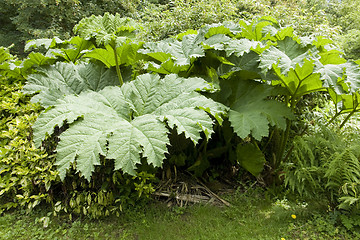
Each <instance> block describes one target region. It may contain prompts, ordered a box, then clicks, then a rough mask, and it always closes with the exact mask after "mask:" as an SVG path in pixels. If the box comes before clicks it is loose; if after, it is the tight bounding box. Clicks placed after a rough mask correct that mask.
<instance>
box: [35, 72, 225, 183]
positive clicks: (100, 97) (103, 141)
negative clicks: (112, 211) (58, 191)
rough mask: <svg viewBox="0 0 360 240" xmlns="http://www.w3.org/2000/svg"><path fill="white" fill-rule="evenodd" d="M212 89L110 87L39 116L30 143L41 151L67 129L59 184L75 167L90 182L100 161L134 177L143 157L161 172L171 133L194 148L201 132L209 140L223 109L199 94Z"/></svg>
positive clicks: (166, 81) (175, 83) (153, 82)
mask: <svg viewBox="0 0 360 240" xmlns="http://www.w3.org/2000/svg"><path fill="white" fill-rule="evenodd" d="M210 88H211V86H209V84H207V83H206V82H205V81H204V80H203V79H201V78H189V79H184V78H180V77H178V76H176V75H168V76H166V77H165V78H160V77H159V76H158V75H151V74H145V75H141V76H138V77H137V78H136V79H135V80H134V81H132V82H129V83H125V84H124V85H123V86H122V87H121V88H120V87H115V86H113V87H111V86H108V87H105V88H104V89H102V90H101V91H99V92H95V91H87V92H82V93H81V94H79V95H78V96H75V95H68V96H65V97H64V98H62V99H59V100H58V101H57V104H55V105H54V106H53V107H52V108H50V109H48V110H47V111H45V112H43V113H42V114H40V116H39V117H38V119H37V121H36V123H35V125H34V141H35V144H36V145H37V146H39V145H40V144H41V141H42V140H43V139H44V138H45V136H46V135H47V134H52V133H53V131H54V130H53V129H54V127H55V126H62V125H63V124H64V122H66V123H67V124H69V129H67V130H66V131H65V132H63V133H62V134H61V135H60V142H59V144H58V146H57V149H56V151H57V160H56V163H55V164H56V165H57V166H58V170H59V173H60V177H61V179H64V177H65V176H66V171H67V170H68V169H69V168H70V166H72V165H74V166H76V169H77V171H79V172H80V173H81V174H82V175H83V176H84V177H85V178H86V179H87V180H89V181H90V179H91V175H92V172H93V171H94V168H95V166H96V165H99V164H100V156H104V157H106V158H108V159H114V161H115V170H118V169H121V170H122V171H124V172H127V173H129V174H135V169H136V164H139V163H140V162H141V157H144V158H146V160H147V162H148V163H150V164H152V165H154V166H156V167H160V166H161V165H162V161H163V159H164V158H165V153H166V152H167V145H170V141H169V139H168V134H169V131H170V130H169V128H176V130H177V131H178V132H179V134H180V133H184V134H185V136H186V137H188V138H190V139H191V140H192V141H193V142H194V143H197V142H198V140H199V139H200V137H201V135H200V133H201V132H204V133H205V135H206V136H207V137H208V138H210V136H211V133H212V132H213V130H212V126H213V119H212V117H211V115H212V116H214V117H215V118H216V116H220V115H222V114H225V111H226V109H227V108H226V107H225V106H223V105H222V104H220V103H217V102H215V101H213V100H211V99H208V98H206V97H205V96H203V95H201V94H200V93H199V92H198V91H206V89H210Z"/></svg>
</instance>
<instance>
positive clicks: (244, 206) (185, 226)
mask: <svg viewBox="0 0 360 240" xmlns="http://www.w3.org/2000/svg"><path fill="white" fill-rule="evenodd" d="M265 196H266V192H264V191H262V190H261V189H260V190H259V189H257V190H254V191H250V192H247V193H246V194H243V193H239V192H236V193H234V194H232V195H228V196H224V198H226V199H227V200H228V201H230V202H231V203H232V206H231V207H225V206H212V205H194V206H190V207H186V208H180V207H173V208H168V207H167V206H166V205H165V204H164V203H159V202H153V203H150V204H149V205H147V206H141V207H140V206H139V207H137V208H135V209H132V210H131V211H130V210H126V211H124V214H123V215H121V216H120V217H115V216H112V217H108V218H104V219H101V220H91V219H87V218H84V219H80V218H79V219H76V220H73V221H69V220H68V218H66V217H65V216H61V217H52V218H51V221H50V223H49V226H48V227H47V228H44V227H43V225H42V223H41V222H40V221H39V219H40V218H41V217H43V216H46V212H47V211H46V210H45V209H42V210H38V211H37V212H34V213H31V214H29V215H25V214H23V213H22V212H21V211H17V212H11V213H6V214H4V215H3V216H1V217H0V239H52V240H56V239H140V240H142V239H161V240H162V239H165V240H166V239H170V240H177V239H179V240H180V239H182V240H183V239H191V240H197V239H199V240H200V239H204V240H205V239H206V240H208V239H209V240H211V239H269V240H271V239H278V240H280V239H281V238H284V239H286V240H288V239H353V238H352V237H351V236H348V233H346V232H344V231H343V230H341V229H340V230H339V229H337V228H335V227H333V226H330V225H329V224H330V223H329V221H327V219H326V218H322V217H320V218H319V217H318V218H317V219H315V220H312V221H308V218H309V216H310V215H311V213H310V212H312V211H313V210H311V209H309V207H305V206H301V205H299V204H290V203H289V202H288V201H286V200H283V201H276V202H274V201H271V200H269V199H266V197H265ZM291 215H296V216H297V217H296V219H293V218H292V217H291ZM331 227H332V228H331Z"/></svg>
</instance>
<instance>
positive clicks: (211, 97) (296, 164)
mask: <svg viewBox="0 0 360 240" xmlns="http://www.w3.org/2000/svg"><path fill="white" fill-rule="evenodd" d="M8 2H10V1H8ZM70 2H71V4H74V6H78V5H79V3H80V2H77V1H64V2H60V1H59V2H56V4H57V5H60V4H70ZM223 2H224V3H227V4H230V2H232V1H229V2H228V1H223ZM311 2H312V1H308V3H307V4H311ZM320 2H321V1H320ZM320 2H319V4H314V5H313V6H312V8H311V9H310V10H309V12H303V13H302V14H305V15H307V14H308V15H311V14H314V13H321V11H322V10H323V9H324V8H326V9H328V10H329V9H330V10H331V8H330V7H329V6H330V5H329V4H330V3H323V2H321V3H322V4H323V5H321V4H320ZM207 3H208V2H207V1H205V0H204V1H200V3H199V5H197V8H194V9H193V8H192V5H191V4H192V3H190V2H187V1H185V2H183V1H174V2H173V3H172V4H173V5H172V6H170V5H161V4H160V5H156V6H157V8H168V9H167V12H166V14H165V15H163V16H162V17H164V16H165V17H164V19H162V18H161V17H160V16H158V18H154V19H157V21H158V23H159V25H158V26H166V27H165V28H161V29H160V28H159V29H156V28H155V27H156V25H155V24H154V22H152V21H149V22H147V23H144V22H143V24H141V21H135V20H133V19H131V18H123V17H121V15H120V14H115V15H113V14H111V13H106V14H104V15H103V16H91V17H87V18H83V19H82V20H81V21H80V22H79V23H78V24H77V25H76V26H75V27H74V35H75V36H73V37H72V38H69V39H66V40H64V39H59V38H58V37H54V38H47V39H44V38H42V39H37V40H32V41H29V42H28V43H27V44H26V46H25V50H26V51H32V52H31V53H30V54H28V56H27V58H25V59H24V60H23V61H19V60H16V58H15V57H13V56H11V55H10V54H9V52H8V49H5V48H1V49H0V50H1V51H0V73H1V81H2V82H1V85H2V92H1V93H2V95H1V96H2V97H1V98H2V105H1V106H2V109H1V119H2V120H1V126H0V128H1V131H2V133H1V146H0V147H1V162H0V177H1V178H0V180H1V181H0V195H1V196H2V197H3V198H2V203H1V204H2V205H1V209H10V208H16V207H18V206H27V207H28V209H32V208H33V207H35V206H36V205H38V204H39V203H41V202H45V201H47V202H49V203H50V204H51V205H52V206H53V214H57V212H60V211H65V212H68V213H70V216H72V214H75V215H79V214H84V215H89V216H91V217H99V216H104V215H108V214H110V213H117V214H118V213H119V212H120V211H121V209H122V208H123V207H124V206H126V205H127V204H134V200H135V199H139V198H141V197H148V196H149V195H150V194H151V193H152V192H153V191H154V188H153V185H152V183H153V181H154V180H156V178H155V176H156V175H157V176H160V175H161V174H160V173H161V171H167V172H168V170H170V169H174V171H176V169H183V170H187V171H189V172H191V173H193V174H194V175H196V176H198V177H202V179H204V180H210V179H213V178H216V177H218V176H219V175H221V174H219V171H224V172H226V171H227V172H229V171H230V169H238V168H240V169H241V170H240V173H243V174H244V173H245V172H247V173H250V174H251V175H253V176H254V177H257V178H258V179H262V181H264V183H265V184H266V185H268V186H270V185H272V184H275V185H276V184H279V183H281V181H282V180H284V182H285V185H286V186H287V187H290V189H291V190H292V191H294V192H298V193H299V194H300V196H305V197H309V198H310V197H313V196H317V198H326V199H327V201H328V202H329V203H330V206H331V208H333V209H335V208H337V209H345V210H346V211H348V213H350V212H351V211H352V210H354V211H353V212H352V214H353V215H351V216H352V217H351V218H350V217H349V216H350V215H349V214H348V215H346V214H345V215H342V216H343V217H342V218H341V221H342V223H343V224H344V225H346V224H347V226H348V228H349V229H351V228H352V227H354V226H356V223H355V222H354V221H355V220H354V219H355V217H354V216H355V214H356V213H357V212H356V211H357V210H358V204H357V203H358V200H359V198H358V196H357V190H358V181H359V180H358V179H359V177H358V175H359V171H358V169H359V166H360V163H359V158H360V156H359V152H358V150H357V149H358V145H359V144H358V138H357V137H356V136H354V135H351V134H349V135H342V134H340V133H338V132H337V131H340V130H341V129H343V128H344V127H346V126H347V123H348V122H349V120H350V117H352V116H354V115H356V114H357V112H359V110H360V106H359V100H358V99H359V88H360V66H359V61H355V62H353V61H348V60H347V59H346V58H345V57H344V56H343V54H342V52H340V51H339V50H338V49H337V48H336V47H335V45H334V42H333V41H332V40H330V39H327V38H325V37H323V36H314V35H313V33H324V35H328V36H334V34H333V33H334V31H333V30H334V29H332V28H331V27H329V25H328V23H327V22H326V23H325V25H326V27H325V28H326V29H325V30H326V31H328V32H327V33H328V34H327V33H326V31H325V30H324V29H320V30H318V31H317V30H316V29H315V26H319V22H318V21H322V20H324V19H325V17H324V15H321V14H320V15H316V14H315V15H314V18H313V20H314V21H313V22H310V23H309V25H307V26H304V25H303V24H301V22H299V21H297V20H298V19H301V18H302V17H301V16H302V15H300V16H297V15H296V14H295V13H297V10H295V9H293V10H294V14H292V15H291V16H292V19H290V20H289V21H290V22H291V21H293V22H296V21H297V22H298V23H299V24H298V26H296V25H295V26H294V27H282V24H281V23H282V22H278V21H276V20H275V19H274V18H272V17H261V18H258V17H256V16H255V15H256V13H257V12H258V13H261V12H262V11H263V12H266V11H269V8H267V7H266V5H264V4H255V5H256V7H254V8H251V9H250V10H249V9H247V10H249V11H250V13H248V14H247V16H246V17H247V18H248V19H251V21H246V20H241V21H239V22H231V21H223V20H228V19H233V15H234V14H238V13H239V12H238V11H239V9H242V10H244V9H243V7H244V5H241V4H243V1H242V2H241V4H240V1H239V2H236V1H235V3H234V4H238V5H237V6H236V7H234V8H232V7H233V5H229V6H230V7H229V8H227V11H221V9H222V8H223V6H224V5H221V4H220V5H219V4H218V2H216V1H214V2H212V3H211V4H210V5H207ZM3 4H5V3H3ZM18 4H20V2H19V3H18ZM23 4H25V3H23ZM41 4H45V3H44V2H42V3H41ZM217 4H218V5H217ZM304 4H305V3H304ZM35 5H36V4H35ZM35 5H34V6H35ZM45 5H46V4H45ZM255 5H254V6H255ZM320 5H321V6H320ZM46 6H47V5H46ZM48 6H51V4H50V3H49V5H48ZM124 6H125V5H124ZM136 6H138V7H140V6H144V5H142V4H140V3H139V4H138V5H136ZM148 6H150V5H148ZM151 6H153V5H151ZM209 6H211V7H212V8H213V9H212V11H211V12H207V15H206V16H201V17H199V14H200V13H201V14H203V13H204V12H206V11H204V10H203V9H205V8H208V7H209ZM250 6H252V5H247V8H250ZM22 7H23V5H22ZM153 7H154V6H153ZM272 7H274V8H276V7H278V8H277V9H280V8H281V9H283V8H284V7H286V6H285V5H281V4H279V5H277V4H275V5H274V6H272ZM287 7H288V6H287ZM184 9H185V10H186V9H188V10H189V11H187V12H188V14H190V15H189V17H188V18H184V19H178V17H179V12H180V10H181V11H182V10H184ZM190 9H191V11H190ZM219 9H220V10H219ZM200 10H201V11H200ZM330 10H329V11H330ZM77 11H80V10H77ZM147 11H148V12H152V11H154V8H149V9H146V10H144V12H145V13H147ZM218 11H221V12H222V13H223V14H224V15H221V14H215V13H216V12H218ZM129 12H132V13H135V12H134V11H129ZM201 14H200V15H201ZM212 14H215V15H214V16H217V17H218V18H216V19H214V18H211V17H209V18H207V16H212ZM243 14H245V13H244V12H243ZM276 14H281V11H278V12H276V11H274V12H273V15H276ZM343 14H344V13H343ZM145 15H146V14H145ZM74 16H75V15H74ZM351 16H352V15H351ZM353 18H355V17H353ZM353 18H351V19H353ZM14 19H16V18H15V17H14ZM74 19H75V18H74ZM138 19H144V16H141V17H139V16H138ZM154 19H152V20H154ZM169 19H172V20H173V22H172V21H169ZM321 19H322V20H321ZM74 21H75V20H74ZM213 21H223V22H222V23H213ZM34 22H36V21H34ZM345 22H346V21H345V20H344V21H342V24H343V25H344V26H345V25H347V26H352V27H349V28H352V29H355V28H356V27H354V28H353V25H352V24H350V23H349V22H346V23H345ZM204 23H209V24H207V25H204ZM69 24H70V23H69ZM172 24H173V25H172ZM65 25H67V24H65ZM141 25H142V26H141ZM301 27H302V28H301ZM26 28H28V27H26ZM306 28H307V29H306ZM24 29H25V28H24ZM55 29H60V28H58V27H55ZM64 29H65V28H64ZM336 29H337V28H336V27H335V30H336ZM61 31H62V30H61ZM66 31H68V30H66ZM180 31H183V32H182V33H180V34H178V33H179V32H180ZM150 32H151V34H148V36H146V35H147V33H150ZM59 33H60V32H59ZM297 33H298V34H297ZM57 34H58V33H57ZM176 34H177V35H176ZM169 35H174V36H172V37H168V36H169ZM315 35H316V34H315ZM335 35H336V33H335ZM49 36H51V35H49ZM69 36H70V35H69ZM65 37H67V36H65ZM145 39H146V40H145ZM154 39H158V40H154ZM351 51H352V50H351ZM352 53H354V54H355V52H354V51H352ZM348 56H350V58H354V56H356V54H355V55H353V56H352V55H348ZM24 81H26V84H25V85H24V86H23V84H24ZM21 89H22V90H21ZM20 90H21V91H20ZM30 98H31V102H32V103H30V102H29V99H30ZM323 101H326V102H329V101H331V102H332V103H333V105H334V111H333V112H329V113H328V114H327V115H325V116H324V118H326V119H328V121H325V124H333V125H335V127H333V129H330V128H326V127H323V128H321V129H322V130H318V129H317V130H316V128H315V130H314V128H313V127H312V126H311V125H316V124H315V123H314V122H315V121H318V119H317V118H315V115H314V114H309V111H312V110H313V109H314V107H317V108H320V107H321V106H320V105H318V103H321V102H323ZM329 129H330V130H329ZM334 129H335V130H334ZM313 132H315V134H311V133H313ZM347 138H348V139H349V140H348V141H347ZM32 141H33V142H32ZM35 146H36V147H38V148H35ZM219 166H221V167H220V168H219ZM219 169H221V170H219ZM170 171H172V170H170ZM216 171H218V172H216ZM222 173H223V172H222ZM247 173H246V174H247ZM166 175H167V177H171V173H170V174H166ZM163 176H164V174H163ZM342 211H343V210H342Z"/></svg>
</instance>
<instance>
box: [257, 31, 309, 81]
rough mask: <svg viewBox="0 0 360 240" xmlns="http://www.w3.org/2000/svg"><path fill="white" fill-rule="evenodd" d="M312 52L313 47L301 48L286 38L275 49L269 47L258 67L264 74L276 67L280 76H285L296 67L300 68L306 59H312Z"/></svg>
mask: <svg viewBox="0 0 360 240" xmlns="http://www.w3.org/2000/svg"><path fill="white" fill-rule="evenodd" d="M314 51H316V48H315V47H313V48H309V47H302V46H301V45H300V44H299V43H298V42H297V41H295V40H293V39H292V38H290V37H286V38H285V39H284V40H282V41H278V42H277V46H276V47H275V46H271V47H270V48H269V49H267V50H265V51H264V52H263V53H262V54H261V56H260V65H259V67H260V68H261V69H262V71H263V72H264V73H266V72H268V71H269V70H271V69H272V68H273V67H274V66H276V67H278V68H279V69H280V70H281V74H282V75H287V74H288V72H289V71H290V69H294V68H295V66H296V65H300V66H302V65H303V64H304V61H305V60H306V59H308V60H309V59H312V58H314V57H313V55H314Z"/></svg>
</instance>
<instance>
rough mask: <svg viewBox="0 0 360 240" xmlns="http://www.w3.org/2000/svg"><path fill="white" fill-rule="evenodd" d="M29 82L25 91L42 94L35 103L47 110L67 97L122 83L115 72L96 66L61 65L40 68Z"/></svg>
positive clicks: (35, 97) (34, 99)
mask: <svg viewBox="0 0 360 240" xmlns="http://www.w3.org/2000/svg"><path fill="white" fill-rule="evenodd" d="M27 81H28V82H27V84H26V85H25V86H24V92H26V93H30V94H33V93H36V92H39V94H37V95H35V96H34V97H33V98H32V101H34V102H40V103H41V104H42V105H43V106H45V107H47V106H51V105H54V104H55V102H56V100H57V99H59V98H61V97H63V96H64V95H69V94H79V93H81V92H83V91H86V90H93V91H99V90H101V89H103V88H104V87H106V86H115V85H117V84H118V81H117V77H116V73H115V72H114V71H113V70H111V69H106V68H105V67H104V66H101V65H97V64H94V63H83V64H78V65H74V64H72V63H62V62H58V63H56V64H55V65H51V66H46V67H43V68H41V69H39V70H38V73H36V74H32V75H30V76H29V77H28V79H27Z"/></svg>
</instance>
